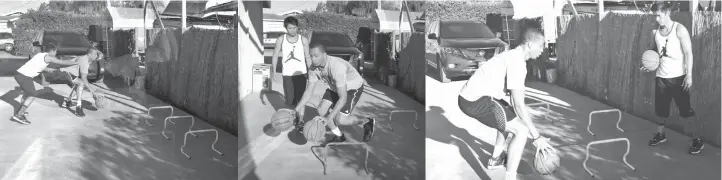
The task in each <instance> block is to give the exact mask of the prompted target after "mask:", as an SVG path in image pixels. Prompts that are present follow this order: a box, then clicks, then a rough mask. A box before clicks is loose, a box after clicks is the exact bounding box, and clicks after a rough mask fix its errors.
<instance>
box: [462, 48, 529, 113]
mask: <svg viewBox="0 0 722 180" xmlns="http://www.w3.org/2000/svg"><path fill="white" fill-rule="evenodd" d="M526 73H527V72H526V59H524V52H523V51H521V50H519V49H513V50H509V51H506V52H503V53H501V54H498V55H496V56H494V57H493V58H491V59H489V61H487V62H485V63H484V64H483V65H481V66H480V67H479V69H477V70H476V72H474V74H473V75H472V76H471V78H469V80H468V81H466V84H465V85H464V87H462V88H461V91H460V92H459V96H461V97H463V98H464V99H466V100H468V101H476V100H478V99H479V98H481V97H482V96H489V97H492V98H494V99H502V98H504V97H505V96H506V93H504V85H505V83H506V89H509V90H512V89H525V88H526V86H525V85H524V81H525V79H526ZM505 78H506V80H505ZM505 81H506V82H505Z"/></svg>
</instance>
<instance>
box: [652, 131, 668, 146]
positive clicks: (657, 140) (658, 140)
mask: <svg viewBox="0 0 722 180" xmlns="http://www.w3.org/2000/svg"><path fill="white" fill-rule="evenodd" d="M663 142H667V135H665V134H664V133H660V132H658V133H655V134H654V137H653V138H652V140H649V145H650V146H656V145H659V144H662V143H663Z"/></svg>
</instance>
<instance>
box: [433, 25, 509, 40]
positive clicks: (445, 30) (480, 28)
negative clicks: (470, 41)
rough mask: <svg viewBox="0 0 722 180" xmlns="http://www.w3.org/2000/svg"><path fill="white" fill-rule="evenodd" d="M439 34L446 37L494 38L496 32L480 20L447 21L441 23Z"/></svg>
mask: <svg viewBox="0 0 722 180" xmlns="http://www.w3.org/2000/svg"><path fill="white" fill-rule="evenodd" d="M440 31H441V32H439V35H440V36H442V37H444V38H493V37H495V36H494V33H492V32H491V30H490V29H489V27H486V25H485V24H484V23H480V22H473V21H468V22H446V23H443V24H441V27H440Z"/></svg>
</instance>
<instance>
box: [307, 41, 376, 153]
mask: <svg viewBox="0 0 722 180" xmlns="http://www.w3.org/2000/svg"><path fill="white" fill-rule="evenodd" d="M310 53H311V60H312V63H311V69H310V72H309V76H308V86H306V91H305V92H304V93H303V96H302V98H301V101H300V102H299V103H298V105H296V109H295V110H296V112H298V113H299V115H300V116H301V117H302V116H303V112H304V109H305V108H306V103H308V100H309V99H311V95H312V94H313V90H314V89H315V87H316V86H317V85H319V84H320V83H325V84H327V85H328V89H326V92H325V93H324V95H323V100H321V103H320V104H319V105H318V107H316V110H317V111H318V114H319V115H320V116H322V117H323V118H324V119H325V120H326V122H327V123H328V124H327V125H328V127H329V128H330V129H331V132H333V134H334V135H335V136H334V138H333V139H332V140H330V141H328V142H344V141H346V136H345V135H344V134H343V133H342V132H341V130H339V128H338V126H336V125H337V123H338V124H339V125H357V124H363V129H364V136H363V141H369V140H371V137H372V136H373V134H374V123H375V122H376V121H375V120H374V119H373V118H364V117H359V116H355V115H351V113H352V111H353V109H354V107H356V103H358V100H359V98H360V97H361V94H362V93H363V85H364V82H366V81H365V80H364V79H363V78H362V77H361V75H360V74H359V73H358V72H357V71H356V68H354V67H353V66H352V65H351V64H350V63H349V62H347V61H345V60H343V59H341V58H338V57H334V56H329V55H328V54H326V48H325V47H324V46H323V45H321V44H312V45H311V49H310ZM331 106H333V109H332V110H331V111H329V108H331ZM299 119H300V118H299Z"/></svg>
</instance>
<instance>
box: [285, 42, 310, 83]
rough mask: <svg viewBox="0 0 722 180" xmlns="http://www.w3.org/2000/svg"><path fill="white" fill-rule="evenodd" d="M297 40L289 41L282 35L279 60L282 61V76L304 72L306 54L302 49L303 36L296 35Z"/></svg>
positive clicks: (305, 69)
mask: <svg viewBox="0 0 722 180" xmlns="http://www.w3.org/2000/svg"><path fill="white" fill-rule="evenodd" d="M296 36H297V37H298V40H296V42H294V43H291V42H290V41H289V40H288V37H287V35H283V44H281V50H282V54H281V61H282V63H283V71H282V72H281V74H282V75H284V76H295V75H302V74H306V71H307V68H306V55H305V54H304V49H303V38H302V37H301V36H300V35H296Z"/></svg>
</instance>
